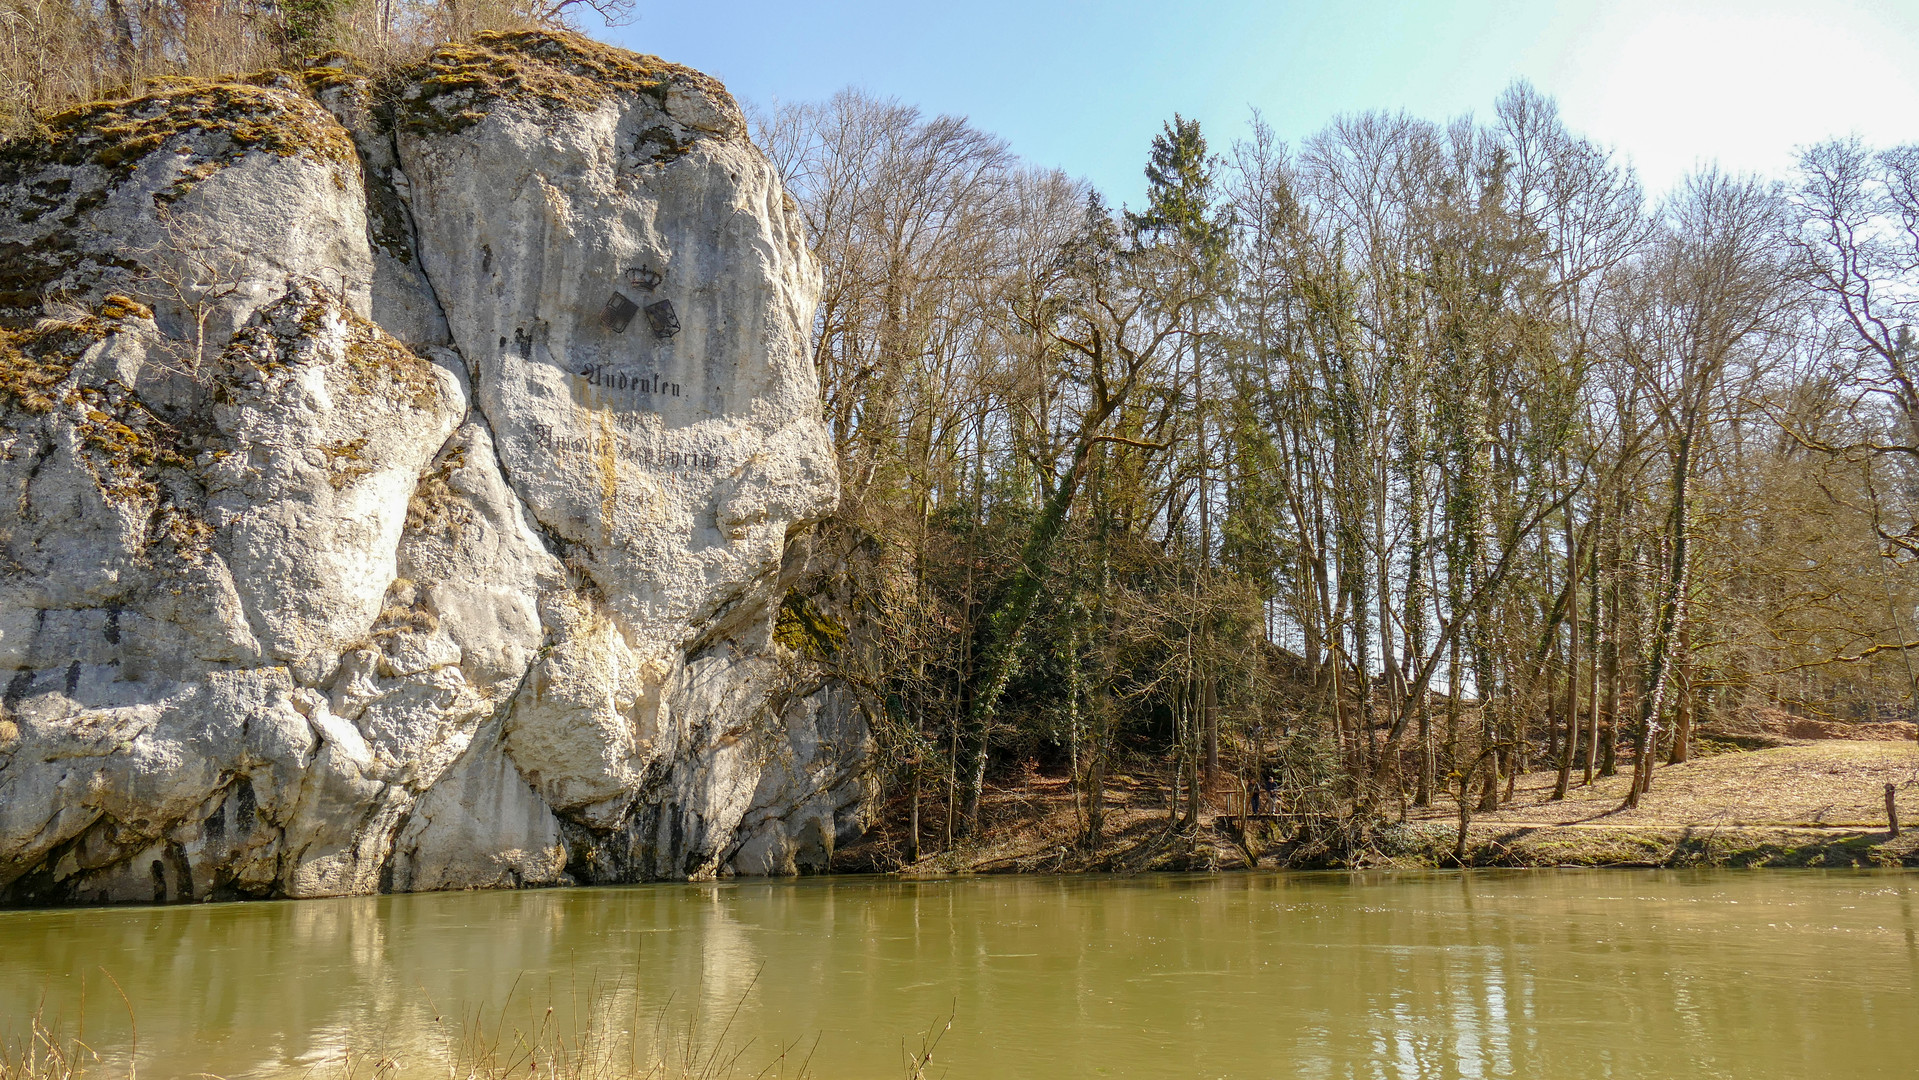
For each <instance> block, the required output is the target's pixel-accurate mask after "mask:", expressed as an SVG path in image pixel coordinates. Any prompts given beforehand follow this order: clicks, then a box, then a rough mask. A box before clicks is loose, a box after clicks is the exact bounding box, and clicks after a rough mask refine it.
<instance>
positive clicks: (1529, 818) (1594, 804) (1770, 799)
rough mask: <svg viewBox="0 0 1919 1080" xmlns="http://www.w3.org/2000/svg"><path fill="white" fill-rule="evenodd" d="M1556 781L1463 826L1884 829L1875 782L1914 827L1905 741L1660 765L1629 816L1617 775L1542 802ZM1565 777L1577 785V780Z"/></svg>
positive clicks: (1419, 814)
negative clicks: (1892, 790)
mask: <svg viewBox="0 0 1919 1080" xmlns="http://www.w3.org/2000/svg"><path fill="white" fill-rule="evenodd" d="M1627 771H1629V768H1628V770H1627ZM1556 779H1557V774H1555V773H1552V772H1536V773H1529V774H1527V775H1525V776H1522V777H1520V779H1519V781H1518V783H1517V784H1516V785H1515V791H1514V798H1513V801H1512V802H1511V803H1509V804H1507V805H1506V806H1505V807H1503V808H1501V809H1500V810H1499V811H1498V812H1497V813H1491V814H1479V813H1475V814H1474V815H1473V820H1474V821H1476V822H1484V823H1486V824H1494V823H1508V824H1515V823H1551V824H1561V825H1563V824H1574V823H1581V822H1590V823H1594V824H1607V825H1618V826H1622V827H1626V826H1635V825H1699V826H1739V825H1776V826H1825V827H1834V826H1851V827H1856V828H1884V827H1885V823H1886V803H1885V786H1886V785H1887V784H1897V785H1899V787H1898V804H1899V816H1900V820H1901V822H1902V823H1909V824H1912V825H1915V826H1919V747H1915V746H1914V745H1913V744H1912V743H1899V742H1856V741H1846V740H1838V739H1834V740H1826V741H1819V742H1811V743H1806V744H1802V745H1797V746H1781V747H1776V748H1774V749H1770V750H1752V751H1746V752H1742V753H1731V754H1718V755H1715V756H1712V757H1707V758H1698V759H1695V760H1693V761H1689V762H1687V763H1685V764H1683V765H1662V766H1660V767H1659V769H1658V770H1657V771H1655V772H1654V774H1653V789H1652V791H1651V792H1650V793H1649V794H1647V795H1645V796H1642V797H1641V799H1640V804H1639V808H1638V809H1636V810H1621V809H1619V807H1620V804H1621V803H1623V802H1624V801H1625V798H1626V785H1627V783H1628V782H1629V778H1628V777H1627V776H1626V775H1625V771H1622V773H1621V775H1619V776H1613V777H1606V778H1602V779H1599V780H1597V781H1596V782H1595V783H1594V784H1593V786H1592V787H1590V788H1586V787H1579V786H1574V787H1573V788H1571V789H1570V790H1569V791H1568V793H1567V796H1566V798H1565V800H1564V801H1559V802H1555V801H1553V800H1552V798H1551V795H1552V790H1553V784H1554V782H1555V781H1556ZM1573 780H1574V783H1575V785H1577V783H1578V780H1579V776H1578V774H1576V773H1575V775H1574V777H1573ZM1457 814H1458V809H1457V807H1455V806H1454V805H1453V804H1451V803H1450V802H1441V803H1438V804H1436V805H1434V806H1432V807H1430V808H1428V809H1425V810H1419V811H1415V812H1414V813H1413V817H1414V818H1415V819H1443V820H1452V819H1454V818H1456V816H1457Z"/></svg>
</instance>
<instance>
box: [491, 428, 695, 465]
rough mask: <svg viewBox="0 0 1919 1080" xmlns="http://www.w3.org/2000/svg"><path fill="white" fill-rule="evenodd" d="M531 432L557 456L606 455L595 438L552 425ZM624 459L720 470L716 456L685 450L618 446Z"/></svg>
mask: <svg viewBox="0 0 1919 1080" xmlns="http://www.w3.org/2000/svg"><path fill="white" fill-rule="evenodd" d="M527 430H528V431H530V432H532V434H533V438H534V439H535V440H537V441H538V442H539V444H540V445H541V446H543V447H545V448H546V449H548V450H551V451H554V452H556V453H566V454H582V455H596V454H600V453H603V452H605V449H606V446H605V443H604V441H603V440H601V439H599V438H595V437H592V436H580V435H562V434H560V433H559V432H557V431H554V430H553V427H552V425H551V424H528V425H527ZM615 452H616V453H618V454H619V456H620V457H621V459H623V460H626V461H630V462H632V463H633V464H635V465H641V466H644V467H646V468H649V469H667V470H676V469H691V470H694V471H698V472H713V471H714V470H716V469H718V468H719V467H720V459H719V456H718V455H716V454H697V453H692V452H690V451H682V450H655V449H653V448H652V447H650V446H632V445H627V444H624V442H622V443H621V444H618V445H617V446H616V450H615Z"/></svg>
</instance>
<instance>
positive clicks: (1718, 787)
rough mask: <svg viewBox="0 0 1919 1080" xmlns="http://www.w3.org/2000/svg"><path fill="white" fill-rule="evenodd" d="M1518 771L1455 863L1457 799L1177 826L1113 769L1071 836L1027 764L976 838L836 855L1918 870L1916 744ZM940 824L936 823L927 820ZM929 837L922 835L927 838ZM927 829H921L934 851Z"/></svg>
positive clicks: (935, 866) (975, 863)
mask: <svg viewBox="0 0 1919 1080" xmlns="http://www.w3.org/2000/svg"><path fill="white" fill-rule="evenodd" d="M1582 779H1583V778H1582V777H1580V776H1578V775H1575V776H1574V777H1573V784H1572V786H1571V787H1570V788H1569V790H1568V792H1567V795H1566V797H1565V798H1563V799H1554V798H1552V793H1553V790H1554V788H1555V786H1556V781H1557V776H1556V774H1554V773H1552V772H1535V773H1530V774H1527V775H1525V776H1522V777H1520V778H1518V780H1517V781H1516V782H1515V783H1514V785H1513V793H1512V796H1511V798H1510V799H1509V800H1508V801H1507V802H1506V803H1505V804H1504V805H1503V806H1502V807H1501V808H1500V809H1499V810H1497V811H1494V812H1491V813H1484V814H1480V813H1475V814H1473V815H1471V822H1470V824H1469V825H1468V827H1467V830H1466V838H1465V844H1464V852H1463V856H1464V857H1463V859H1461V858H1460V857H1459V855H1460V850H1459V848H1460V845H1459V817H1458V815H1459V807H1458V805H1457V804H1456V803H1453V802H1451V801H1444V800H1442V801H1439V802H1435V803H1434V804H1433V805H1431V806H1427V807H1412V806H1406V807H1386V808H1383V809H1381V810H1378V811H1376V812H1375V813H1373V814H1372V815H1370V816H1367V817H1364V818H1361V817H1353V818H1348V819H1343V820H1337V821H1322V822H1313V823H1307V824H1302V823H1297V822H1289V823H1278V822H1255V823H1253V824H1252V825H1251V826H1250V827H1247V828H1244V829H1242V828H1239V827H1237V826H1236V823H1235V822H1233V821H1232V820H1231V819H1230V818H1222V815H1221V814H1220V813H1219V812H1218V811H1219V809H1220V808H1219V807H1217V806H1215V807H1213V808H1211V809H1209V810H1207V811H1205V812H1202V814H1201V815H1200V818H1199V821H1198V822H1196V823H1186V824H1182V823H1180V822H1179V821H1177V820H1176V819H1175V817H1174V815H1173V814H1172V812H1171V809H1170V807H1169V806H1168V796H1169V795H1170V790H1171V789H1170V784H1168V783H1167V782H1166V780H1165V778H1160V777H1153V776H1148V775H1135V776H1122V777H1118V778H1117V779H1116V781H1115V782H1114V784H1113V785H1112V788H1111V797H1112V809H1111V810H1110V811H1109V813H1108V817H1107V828H1106V830H1105V832H1104V834H1103V836H1102V839H1101V842H1100V843H1099V844H1098V845H1097V846H1094V847H1090V848H1089V847H1087V846H1085V845H1084V844H1082V843H1081V842H1080V837H1081V835H1082V833H1083V825H1082V824H1081V823H1082V821H1083V816H1082V811H1081V809H1080V807H1079V806H1078V805H1076V803H1075V800H1074V798H1073V793H1072V789H1071V785H1070V783H1069V782H1068V781H1067V780H1065V779H1064V778H1057V777H1047V776H1044V775H1041V774H1039V773H1037V772H1035V771H1031V770H1029V771H1028V773H1027V774H1026V775H1024V776H1021V777H1018V778H1016V781H1015V782H1013V783H1009V784H1006V785H1003V786H1001V787H999V788H996V789H995V790H994V791H993V792H992V794H991V796H990V797H989V798H988V799H987V800H986V808H985V811H986V812H985V814H984V815H983V816H984V820H985V822H986V826H985V827H984V828H983V829H982V830H981V831H980V833H979V835H978V836H977V837H976V838H974V839H972V840H970V841H962V842H958V843H955V844H954V845H953V846H951V847H947V848H944V849H942V850H939V851H936V852H933V853H930V854H926V855H924V856H923V857H922V858H920V859H918V860H912V859H909V858H905V857H904V856H905V854H906V852H907V851H908V850H909V849H908V845H907V844H906V843H905V841H904V839H903V838H902V837H901V835H900V830H899V829H898V828H897V825H895V826H893V827H891V828H889V827H887V826H882V827H881V828H879V829H876V830H874V832H873V833H872V834H870V835H869V837H868V838H867V839H866V840H864V841H862V843H861V844H859V845H856V846H855V847H854V848H852V849H849V850H847V851H844V852H842V853H841V854H840V855H839V857H838V858H837V859H836V866H838V867H840V868H842V869H860V870H877V871H891V872H896V873H900V874H904V875H908V876H920V875H931V874H968V873H1075V872H1108V873H1136V872H1147V871H1159V870H1168V871H1193V870H1244V869H1251V868H1260V869H1276V868H1286V867H1296V868H1330V867H1393V866H1399V867H1409V868H1410V867H1434V866H1454V865H1460V864H1461V863H1462V862H1463V864H1464V865H1468V866H1488V867H1493V866H1507V867H1551V866H1569V867H1600V866H1617V867H1713V866H1726V867H1818V866H1826V867H1838V866H1852V867H1866V866H1919V832H1915V831H1914V830H1913V829H1911V828H1908V829H1907V830H1906V831H1905V832H1904V834H1903V835H1901V836H1899V837H1896V838H1895V837H1893V836H1891V835H1890V834H1889V832H1888V831H1887V828H1886V819H1885V786H1886V785H1887V784H1889V783H1890V784H1893V785H1894V786H1895V799H1896V803H1897V805H1898V808H1899V813H1900V817H1901V820H1902V821H1904V822H1906V823H1907V824H1908V825H1919V749H1916V748H1915V747H1914V746H1913V744H1912V743H1909V742H1863V741H1844V740H1824V741H1808V742H1802V743H1794V744H1790V745H1785V746H1779V747H1773V748H1768V749H1763V750H1754V751H1743V752H1727V753H1720V754H1714V755H1711V756H1706V757H1701V758H1698V759H1695V760H1693V761H1690V762H1686V763H1684V764H1681V765H1674V766H1664V767H1661V768H1660V769H1659V770H1658V771H1657V773H1656V776H1655V782H1654V787H1653V790H1652V792H1650V793H1649V794H1647V795H1646V796H1645V797H1644V798H1643V799H1642V801H1641V804H1640V805H1639V806H1638V807H1637V808H1635V809H1631V810H1626V809H1622V807H1621V804H1622V802H1623V800H1624V798H1625V791H1626V784H1627V782H1628V778H1627V777H1626V776H1624V775H1620V776H1613V777H1595V779H1594V782H1593V783H1592V784H1591V785H1589V786H1588V785H1585V784H1583V783H1581V780H1582ZM934 825H935V826H937V825H938V823H937V822H935V823H934ZM925 835H926V834H925V833H923V836H925ZM932 843H933V840H932V838H931V837H928V838H927V846H929V847H930V846H932Z"/></svg>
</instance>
